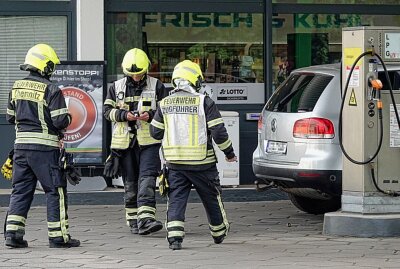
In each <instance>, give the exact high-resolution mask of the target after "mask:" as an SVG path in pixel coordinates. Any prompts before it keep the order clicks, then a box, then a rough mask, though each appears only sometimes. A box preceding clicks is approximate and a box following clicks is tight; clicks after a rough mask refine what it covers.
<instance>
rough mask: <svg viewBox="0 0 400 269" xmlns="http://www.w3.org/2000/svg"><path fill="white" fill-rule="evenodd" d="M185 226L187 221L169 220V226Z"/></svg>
mask: <svg viewBox="0 0 400 269" xmlns="http://www.w3.org/2000/svg"><path fill="white" fill-rule="evenodd" d="M184 226H185V223H184V222H183V221H179V220H174V221H169V222H167V228H172V227H184Z"/></svg>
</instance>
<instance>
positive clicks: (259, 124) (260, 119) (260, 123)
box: [257, 114, 263, 133]
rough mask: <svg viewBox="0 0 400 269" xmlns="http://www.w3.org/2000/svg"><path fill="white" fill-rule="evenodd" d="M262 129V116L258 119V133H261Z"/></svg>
mask: <svg viewBox="0 0 400 269" xmlns="http://www.w3.org/2000/svg"><path fill="white" fill-rule="evenodd" d="M262 127H263V121H262V115H261V114H260V117H259V118H258V123H257V129H258V133H261V130H262Z"/></svg>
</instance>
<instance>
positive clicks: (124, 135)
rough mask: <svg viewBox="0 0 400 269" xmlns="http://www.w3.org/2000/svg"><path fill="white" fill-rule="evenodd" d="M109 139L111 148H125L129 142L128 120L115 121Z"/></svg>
mask: <svg viewBox="0 0 400 269" xmlns="http://www.w3.org/2000/svg"><path fill="white" fill-rule="evenodd" d="M113 127H114V128H113V134H112V139H111V148H112V149H127V148H128V147H129V142H130V134H129V130H128V122H115V123H114V126H113Z"/></svg>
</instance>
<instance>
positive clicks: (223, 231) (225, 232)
mask: <svg viewBox="0 0 400 269" xmlns="http://www.w3.org/2000/svg"><path fill="white" fill-rule="evenodd" d="M226 234H227V230H226V229H224V230H222V231H219V232H213V231H211V235H212V236H213V237H218V236H221V235H226Z"/></svg>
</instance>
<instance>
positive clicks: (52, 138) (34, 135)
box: [16, 132, 58, 142]
mask: <svg viewBox="0 0 400 269" xmlns="http://www.w3.org/2000/svg"><path fill="white" fill-rule="evenodd" d="M16 138H17V139H18V138H37V139H43V140H49V141H54V142H58V136H56V135H51V134H43V133H34V132H18V133H17V134H16Z"/></svg>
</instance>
